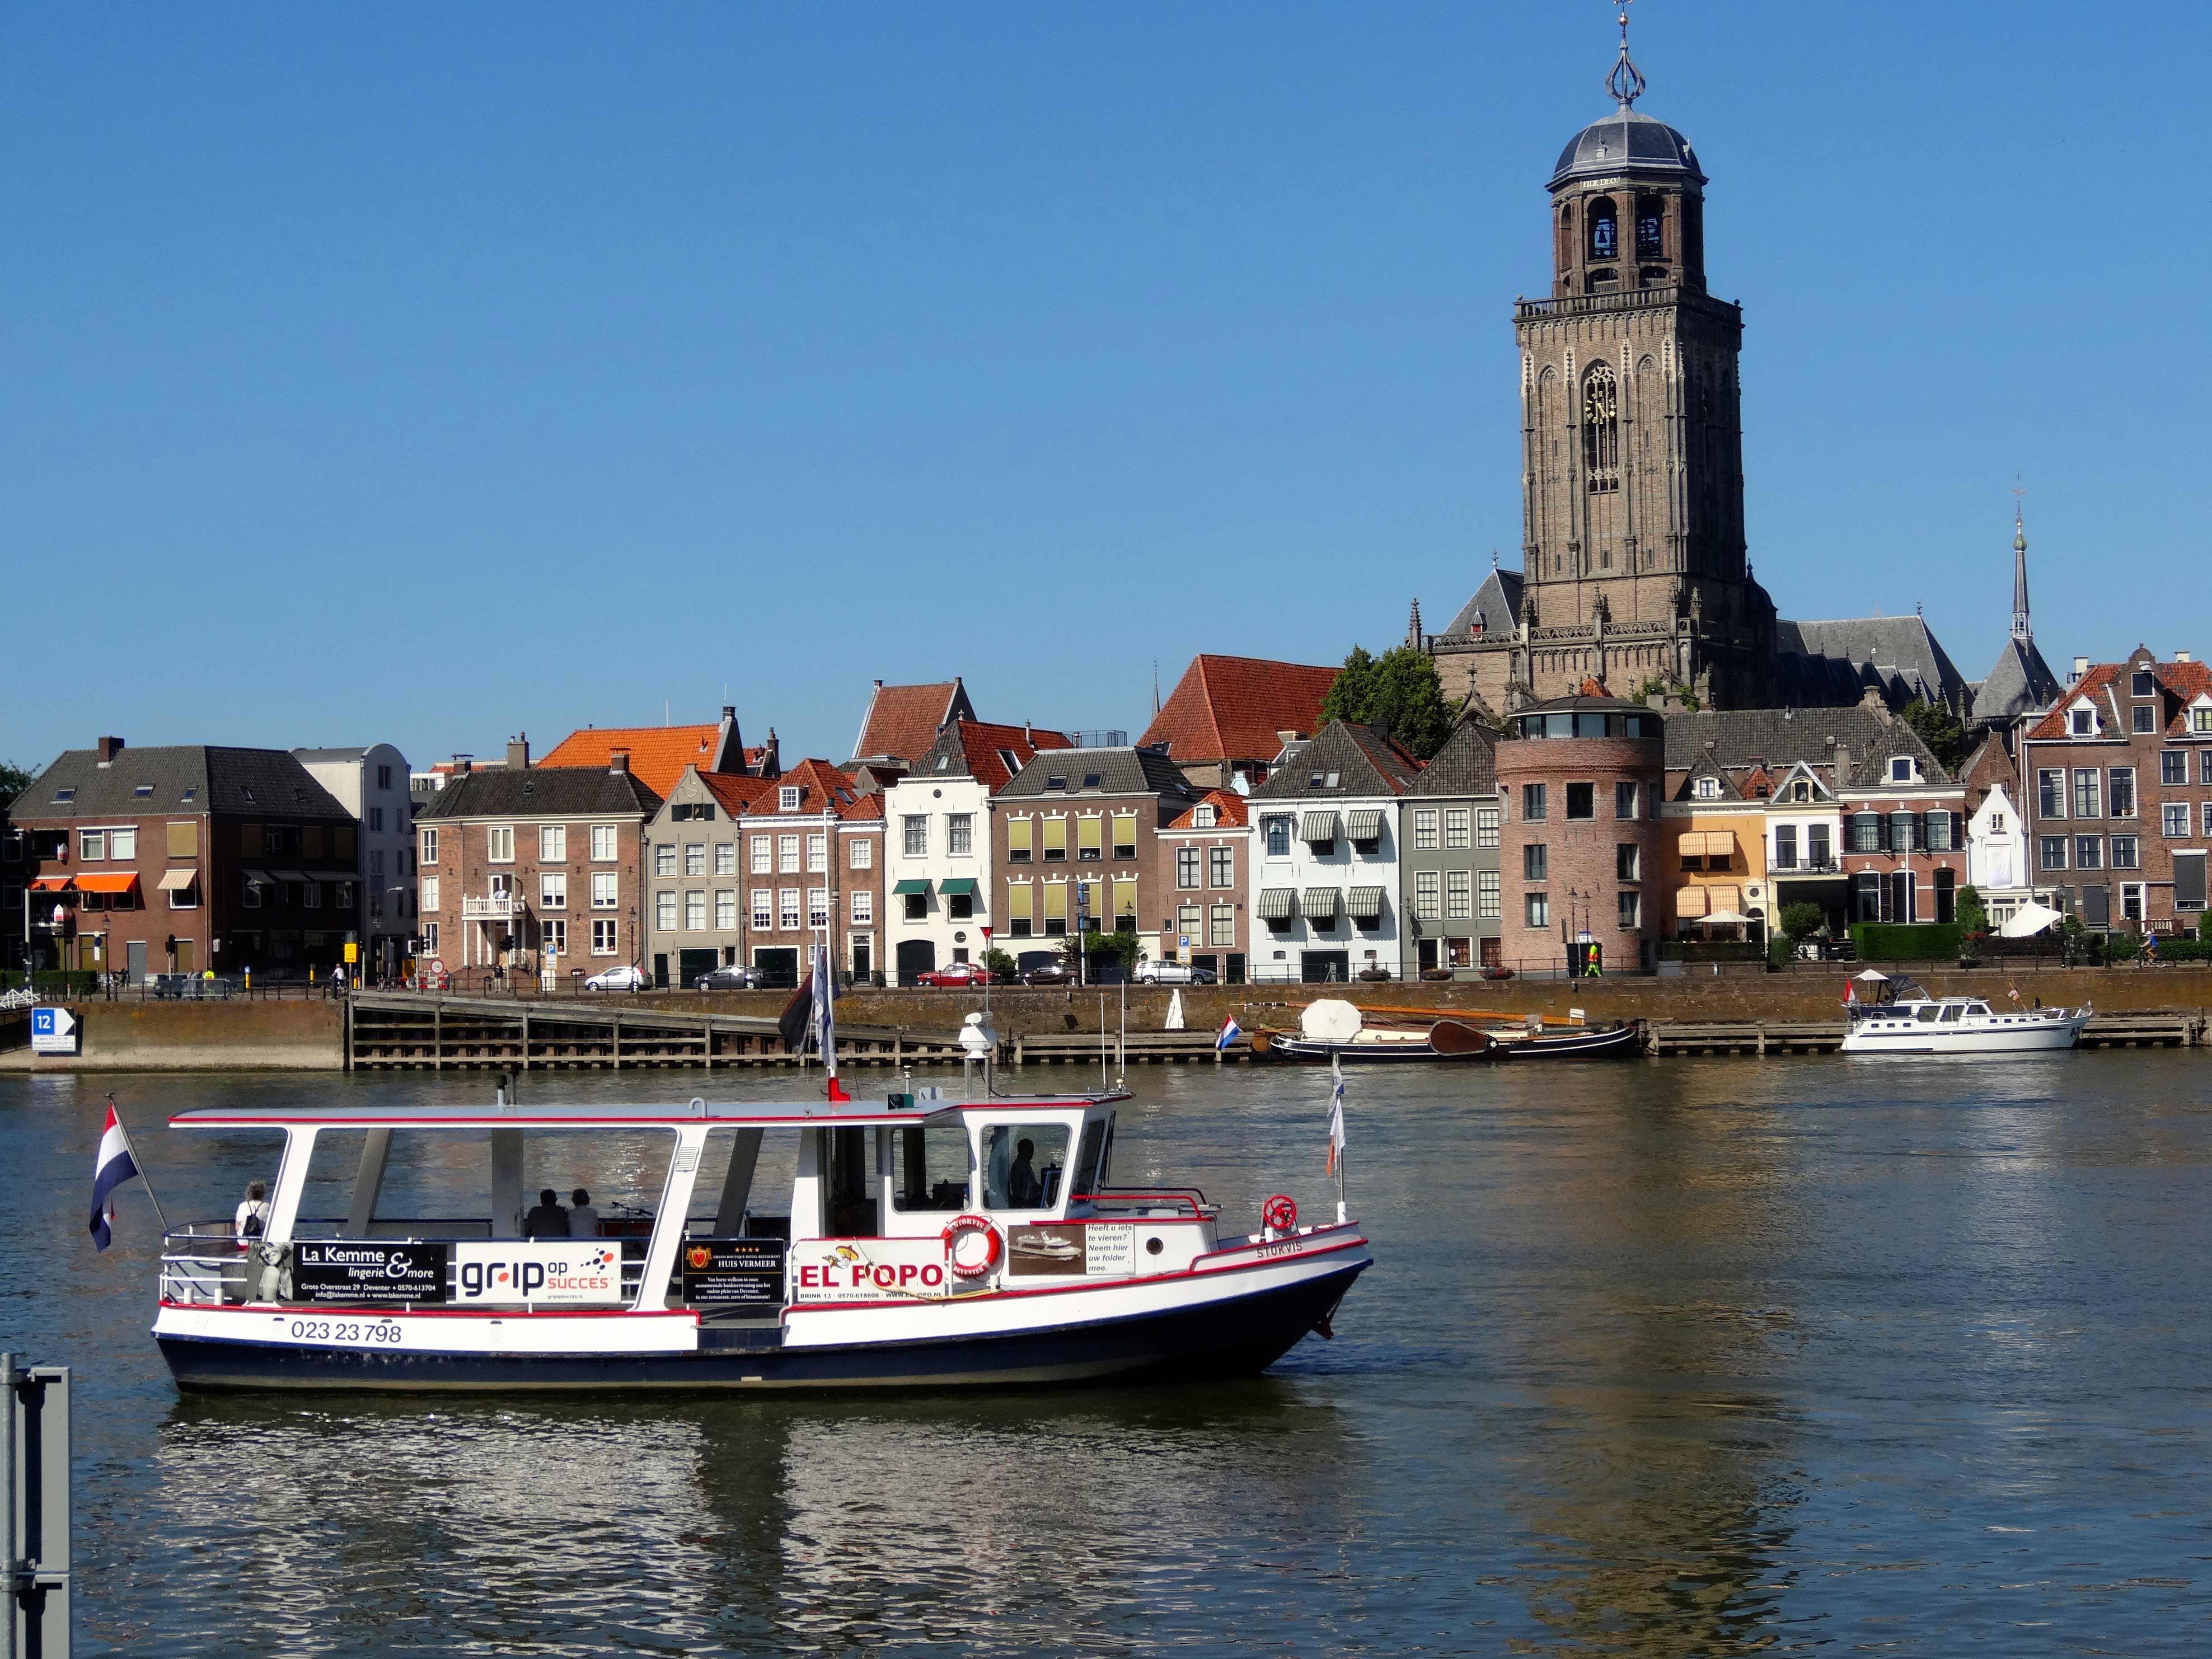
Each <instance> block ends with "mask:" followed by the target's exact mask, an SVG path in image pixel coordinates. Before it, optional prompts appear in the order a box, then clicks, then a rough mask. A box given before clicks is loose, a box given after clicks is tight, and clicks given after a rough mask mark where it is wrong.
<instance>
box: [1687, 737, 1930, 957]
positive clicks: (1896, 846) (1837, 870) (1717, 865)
mask: <svg viewBox="0 0 2212 1659" xmlns="http://www.w3.org/2000/svg"><path fill="white" fill-rule="evenodd" d="M1667 801H1668V804H1667V807H1666V813H1667V828H1668V835H1669V836H1670V837H1671V842H1670V845H1669V846H1668V848H1667V849H1666V851H1667V852H1668V854H1672V856H1673V860H1674V866H1676V873H1675V877H1674V881H1673V883H1672V885H1673V886H1674V889H1675V891H1674V898H1673V902H1674V910H1675V915H1676V918H1677V921H1681V922H1689V923H1691V924H1692V926H1691V927H1690V930H1689V931H1690V932H1691V933H1692V936H1695V935H1696V933H1697V931H1698V930H1697V929H1696V928H1695V927H1694V921H1695V918H1696V917H1697V916H1699V915H1707V914H1710V913H1711V910H1712V909H1713V908H1717V906H1718V905H1719V904H1721V903H1723V902H1728V900H1729V898H1730V896H1731V895H1732V896H1733V897H1734V899H1735V908H1736V909H1737V911H1738V913H1739V914H1742V915H1752V916H1753V917H1754V918H1755V919H1757V920H1759V921H1762V922H1765V923H1767V924H1770V925H1771V924H1772V923H1774V922H1776V921H1778V919H1779V918H1780V915H1781V913H1782V910H1783V908H1784V906H1787V905H1791V904H1801V903H1802V904H1813V905H1816V906H1818V907H1819V908H1820V911H1821V913H1822V915H1823V916H1824V917H1825V919H1826V927H1827V929H1828V932H1829V933H1831V934H1832V935H1833V936H1837V937H1840V936H1841V935H1842V934H1843V933H1844V931H1845V929H1846V928H1847V927H1849V925H1850V923H1852V922H1854V921H1918V922H1925V921H1951V920H1953V919H1954V917H1955V915H1957V908H1956V906H1957V892H1958V890H1959V889H1960V887H1963V886H1965V885H1966V864H1967V860H1966V789H1965V787H1964V786H1963V785H1962V784H1960V781H1958V779H1957V778H1956V777H1954V775H1952V774H1951V773H1950V772H1949V771H1948V770H1947V769H1945V768H1944V767H1943V766H1942V763H1940V762H1938V761H1937V760H1936V757H1935V755H1934V754H1933V753H1931V752H1930V751H1929V748H1928V745H1927V744H1925V743H1923V742H1922V741H1921V739H1920V736H1919V734H1918V733H1917V732H1915V731H1913V729H1912V728H1911V726H1907V725H1905V723H1904V722H1903V721H1902V720H1898V719H1897V718H1896V717H1895V716H1894V715H1893V714H1891V713H1890V712H1889V709H1888V708H1887V706H1886V705H1885V704H1883V703H1882V702H1881V701H1880V699H1878V698H1870V699H1869V700H1867V701H1865V702H1863V703H1861V704H1860V706H1858V707H1857V708H1748V709H1729V710H1721V711H1712V710H1707V711H1704V712H1701V713H1698V714H1670V715H1668V717H1667ZM1722 837H1724V838H1725V839H1719V838H1722ZM1723 859H1725V860H1726V862H1725V863H1722V862H1718V860H1723ZM1762 863H1763V866H1764V876H1763V878H1762V876H1761V875H1760V873H1759V871H1760V866H1761V865H1762ZM1700 906H1702V907H1703V908H1699V907H1700ZM1676 931H1680V928H1677V930H1676Z"/></svg>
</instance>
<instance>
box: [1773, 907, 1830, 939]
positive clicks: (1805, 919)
mask: <svg viewBox="0 0 2212 1659" xmlns="http://www.w3.org/2000/svg"><path fill="white" fill-rule="evenodd" d="M1826 920H1827V915H1826V913H1825V912H1824V911H1823V910H1822V909H1821V908H1820V906H1819V905H1817V904H1785V905H1784V906H1783V907H1782V933H1783V936H1784V938H1786V939H1789V941H1790V943H1791V944H1792V945H1797V944H1801V943H1802V942H1803V941H1804V940H1806V939H1810V938H1812V937H1813V935H1814V934H1815V933H1819V932H1820V925H1821V923H1823V922H1825V921H1826Z"/></svg>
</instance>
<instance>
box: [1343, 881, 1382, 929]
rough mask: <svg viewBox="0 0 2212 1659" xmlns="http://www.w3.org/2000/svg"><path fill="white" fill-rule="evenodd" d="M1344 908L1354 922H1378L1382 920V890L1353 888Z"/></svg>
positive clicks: (1377, 888)
mask: <svg viewBox="0 0 2212 1659" xmlns="http://www.w3.org/2000/svg"><path fill="white" fill-rule="evenodd" d="M1345 908H1346V909H1347V910H1349V911H1350V912H1351V913H1352V920H1353V921H1381V920H1382V918H1383V890H1382V889H1381V888H1380V887H1355V888H1353V889H1352V892H1351V894H1350V895H1349V896H1348V897H1346V900H1345Z"/></svg>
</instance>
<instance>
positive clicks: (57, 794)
mask: <svg viewBox="0 0 2212 1659" xmlns="http://www.w3.org/2000/svg"><path fill="white" fill-rule="evenodd" d="M75 799H76V790H75V789H73V788H71V789H57V790H55V791H54V805H57V806H67V805H69V804H70V802H71V801H73V800H75Z"/></svg>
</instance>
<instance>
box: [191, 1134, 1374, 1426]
mask: <svg viewBox="0 0 2212 1659" xmlns="http://www.w3.org/2000/svg"><path fill="white" fill-rule="evenodd" d="M1120 1098H1121V1096H1118V1095H1115V1094H1103V1095H1093V1096H1071V1097H1054V1098H1017V1099H1006V1098H1002V1097H990V1096H985V1097H981V1098H963V1099H959V1100H957V1101H945V1100H941V1099H934V1098H924V1099H920V1100H917V1099H916V1098H915V1097H912V1096H908V1095H904V1094H898V1095H893V1096H892V1097H890V1099H889V1100H888V1101H887V1102H884V1103H880V1104H878V1103H862V1102H854V1101H848V1100H842V1099H840V1100H833V1101H816V1102H807V1103H795V1104H787V1105H768V1106H762V1105H717V1104H709V1103H707V1102H705V1101H703V1100H692V1101H690V1102H689V1103H684V1104H682V1105H676V1106H632V1105H607V1104H568V1105H543V1106H539V1105H532V1106H527V1107H525V1106H520V1105H517V1104H515V1103H512V1102H509V1101H507V1100H504V1099H502V1100H501V1101H499V1102H498V1103H495V1104H492V1105H489V1106H484V1107H479V1108H464V1107H404V1106H395V1107H389V1108H386V1107H367V1106H361V1107H337V1108H325V1109H313V1110H300V1111H294V1110H289V1109H284V1108H281V1107H241V1108H205V1109H194V1110H191V1111H186V1112H182V1113H179V1114H178V1115H176V1116H175V1117H173V1119H171V1127H173V1128H179V1129H215V1130H226V1131H263V1132H272V1133H277V1134H281V1135H282V1137H283V1155H282V1158H281V1160H280V1162H279V1164H278V1166H277V1173H276V1178H275V1181H274V1182H273V1183H272V1190H271V1192H270V1198H269V1204H268V1212H267V1218H266V1222H265V1231H264V1232H263V1233H262V1235H261V1236H259V1237H252V1238H245V1239H240V1238H237V1237H234V1236H233V1235H232V1232H231V1224H230V1223H228V1222H207V1223H200V1224H197V1225H193V1226H191V1227H187V1228H185V1229H183V1230H181V1231H173V1232H172V1233H171V1234H169V1236H168V1237H167V1241H166V1248H165V1249H164V1252H163V1257H162V1265H161V1303H160V1309H159V1311H158V1313H157V1315H156V1317H155V1323H154V1335H155V1340H156V1341H157V1342H158V1343H159V1345H160V1346H161V1352H162V1355H163V1357H164V1358H165V1359H166V1360H167V1362H168V1364H169V1366H170V1369H171V1370H172V1372H173V1375H174V1376H175V1378H176V1380H177V1383H178V1384H179V1387H181V1388H185V1389H493V1390H507V1389H592V1390H605V1389H748V1388H752V1389H774V1388H850V1387H867V1386H875V1387H882V1386H901V1385H904V1386H926V1387H951V1386H963V1387H964V1386H975V1385H992V1384H996V1385H1007V1384H1034V1383H1062V1382H1073V1381H1101V1380H1135V1379H1162V1378H1164V1379H1177V1380H1182V1379H1191V1378H1199V1377H1210V1376H1231V1375H1237V1376H1242V1375H1251V1374H1253V1373H1255V1372H1258V1371H1260V1370H1264V1369H1265V1368H1266V1367H1267V1366H1268V1365H1270V1364H1273V1363H1274V1362H1275V1361H1276V1360H1277V1359H1278V1358H1280V1357H1281V1356H1282V1355H1283V1354H1284V1353H1285V1352H1287V1351H1288V1350H1289V1349H1290V1348H1291V1346H1293V1345H1294V1344H1296V1343H1297V1341H1298V1340H1299V1339H1300V1338H1301V1337H1302V1336H1304V1334H1306V1333H1307V1332H1308V1331H1310V1330H1314V1329H1316V1328H1318V1329H1320V1330H1322V1332H1324V1333H1326V1332H1327V1331H1328V1322H1329V1318H1330V1316H1331V1315H1332V1314H1333V1313H1334V1311H1335V1309H1336V1306H1337V1304H1338V1303H1339V1302H1340V1300H1341V1299H1342V1297H1344V1294H1345V1292H1346V1291H1347V1290H1348V1289H1349V1288H1350V1286H1351V1285H1352V1281H1353V1280H1354V1279H1357V1278H1358V1275H1359V1274H1360V1273H1361V1272H1363V1271H1364V1269H1365V1268H1367V1267H1370V1265H1372V1257H1371V1256H1370V1254H1369V1252H1368V1249H1367V1243H1366V1240H1365V1238H1364V1237H1363V1236H1362V1234H1361V1231H1360V1230H1359V1228H1358V1225H1357V1224H1356V1223H1352V1222H1350V1221H1348V1220H1346V1219H1345V1218H1344V1216H1343V1213H1342V1210H1341V1207H1340V1208H1339V1212H1338V1218H1337V1219H1336V1220H1335V1221H1334V1223H1330V1224H1325V1225H1320V1226H1305V1227H1301V1226H1299V1225H1297V1212H1296V1206H1294V1205H1292V1204H1291V1202H1290V1200H1288V1199H1287V1198H1283V1197H1277V1198H1275V1199H1271V1200H1269V1201H1268V1204H1267V1212H1266V1220H1265V1223H1264V1224H1263V1225H1261V1227H1260V1228H1259V1229H1258V1230H1257V1231H1254V1232H1251V1233H1249V1234H1229V1233H1225V1232H1223V1231H1222V1230H1221V1229H1220V1226H1219V1225H1218V1218H1219V1207H1218V1206H1217V1205H1214V1204H1212V1203H1209V1202H1208V1201H1207V1200H1206V1196H1205V1194H1203V1193H1201V1192H1199V1191H1197V1190H1195V1189H1168V1190H1153V1189H1151V1188H1141V1189H1133V1188H1118V1187H1115V1186H1114V1185H1112V1184H1111V1181H1110V1172H1109V1166H1110V1163H1111V1159H1112V1156H1113V1140H1114V1124H1115V1102H1116V1101H1117V1100H1119V1099H1120ZM770 1137H773V1138H775V1142H781V1143H782V1152H783V1153H785V1154H787V1155H788V1156H789V1157H790V1159H791V1163H790V1165H789V1167H790V1168H791V1170H792V1171H793V1173H792V1176H791V1186H790V1189H789V1191H790V1198H789V1203H788V1205H787V1207H786V1208H785V1209H784V1210H783V1211H782V1212H775V1209H774V1206H773V1205H772V1204H771V1205H770V1206H767V1207H765V1208H762V1207H756V1206H755V1203H754V1186H755V1182H754V1176H755V1173H756V1170H757V1168H759V1166H760V1164H761V1161H762V1158H763V1145H764V1143H769V1145H770V1149H771V1151H773V1150H774V1142H770V1140H769V1138H770ZM526 1169H529V1170H534V1171H535V1172H536V1173H537V1175H538V1180H540V1181H545V1182H550V1181H551V1180H552V1179H553V1171H554V1170H556V1169H557V1170H560V1171H562V1173H563V1174H569V1173H571V1172H574V1173H580V1172H583V1171H585V1170H597V1171H600V1172H602V1173H601V1174H600V1175H599V1178H598V1179H596V1180H594V1181H593V1182H592V1185H593V1186H594V1187H595V1188H611V1189H612V1190H611V1192H610V1193H609V1194H606V1195H605V1196H603V1198H602V1200H601V1204H602V1206H603V1207H602V1209H601V1214H602V1215H605V1216H606V1217H608V1218H607V1219H601V1220H599V1221H596V1222H592V1223H589V1224H587V1225H588V1230H589V1236H587V1237H530V1238H525V1237H520V1234H521V1232H522V1231H523V1222H524V1218H525V1212H524V1209H523V1202H524V1190H525V1185H526V1183H525V1181H524V1174H525V1170H526ZM348 1176H349V1177H350V1188H349V1191H348V1188H347V1185H346V1178H347V1177H348ZM531 1184H532V1185H534V1184H536V1183H535V1182H532V1183H531ZM311 1194H312V1195H318V1196H320V1195H331V1196H336V1197H343V1198H345V1199H346V1200H347V1201H346V1214H345V1215H344V1216H343V1217H338V1216H328V1215H325V1216H315V1215H313V1214H310V1213H308V1212H307V1211H308V1209H309V1208H310V1206H311V1203H312V1201H313V1200H311ZM550 1199H551V1194H550V1193H549V1194H546V1195H545V1200H544V1202H546V1203H550ZM625 1204H626V1205H627V1207H628V1209H629V1212H630V1214H629V1218H614V1216H615V1212H616V1211H617V1209H618V1208H621V1207H623V1206H625ZM328 1207H335V1206H328ZM529 1214H530V1217H531V1218H532V1221H533V1224H535V1223H536V1221H537V1218H539V1217H540V1216H541V1215H542V1214H544V1208H543V1206H541V1208H540V1209H537V1210H532V1211H531V1212H529Z"/></svg>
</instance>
